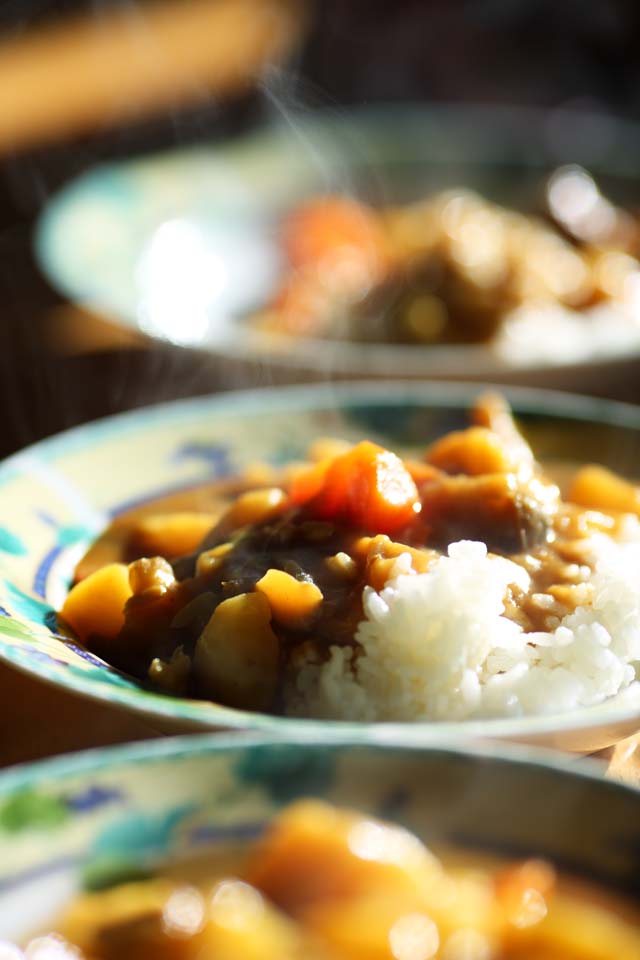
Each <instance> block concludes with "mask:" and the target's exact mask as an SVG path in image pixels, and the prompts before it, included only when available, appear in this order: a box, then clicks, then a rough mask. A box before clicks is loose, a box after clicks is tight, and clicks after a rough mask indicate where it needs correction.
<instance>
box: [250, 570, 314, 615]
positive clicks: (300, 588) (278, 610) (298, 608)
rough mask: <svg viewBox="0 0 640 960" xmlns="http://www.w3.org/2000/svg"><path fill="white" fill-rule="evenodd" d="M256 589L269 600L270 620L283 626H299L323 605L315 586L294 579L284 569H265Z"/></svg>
mask: <svg viewBox="0 0 640 960" xmlns="http://www.w3.org/2000/svg"><path fill="white" fill-rule="evenodd" d="M256 590H259V591H260V593H262V594H264V596H265V597H266V598H267V600H268V601H269V606H270V607H271V613H272V614H273V619H274V620H277V622H278V623H281V624H282V625H283V626H285V627H294V628H295V627H301V626H304V624H305V622H306V621H308V620H309V619H310V618H311V617H312V616H313V614H314V613H315V611H316V610H317V609H318V607H319V606H320V604H321V603H322V599H323V598H322V591H321V590H320V589H319V588H318V587H317V586H316V585H315V583H308V582H307V581H306V580H296V578H295V577H292V576H291V574H290V573H285V572H284V570H274V569H273V568H271V569H270V570H267V572H266V573H265V575H264V576H263V577H262V578H261V579H260V580H258V582H257V583H256Z"/></svg>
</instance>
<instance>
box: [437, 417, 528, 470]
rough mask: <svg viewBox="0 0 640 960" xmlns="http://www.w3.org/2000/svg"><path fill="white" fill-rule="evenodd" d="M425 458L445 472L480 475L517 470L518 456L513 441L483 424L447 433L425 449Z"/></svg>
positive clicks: (520, 461)
mask: <svg viewBox="0 0 640 960" xmlns="http://www.w3.org/2000/svg"><path fill="white" fill-rule="evenodd" d="M426 457H427V461H428V462H429V463H430V464H432V465H433V466H434V467H438V468H439V469H440V470H444V472H445V473H453V474H455V473H465V474H468V475H469V476H481V475H482V474H486V473H517V472H518V470H519V468H520V466H521V463H522V458H521V457H520V456H519V450H518V449H517V448H515V447H514V445H513V444H511V445H509V444H508V443H507V442H506V441H505V440H504V439H503V438H502V437H499V436H498V434H497V433H494V432H493V430H489V429H487V427H469V429H468V430H457V431H454V432H452V433H447V434H446V435H445V436H444V437H442V438H441V439H440V440H436V442H435V443H434V444H432V445H431V447H430V448H429V449H428V450H427V454H426Z"/></svg>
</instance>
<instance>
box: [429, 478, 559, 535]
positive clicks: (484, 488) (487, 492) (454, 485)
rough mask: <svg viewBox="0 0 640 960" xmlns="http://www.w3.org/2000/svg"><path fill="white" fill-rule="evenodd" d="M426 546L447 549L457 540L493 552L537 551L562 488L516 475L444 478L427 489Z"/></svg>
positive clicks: (549, 524) (547, 531)
mask: <svg viewBox="0 0 640 960" xmlns="http://www.w3.org/2000/svg"><path fill="white" fill-rule="evenodd" d="M421 493H422V521H423V523H424V530H425V542H426V543H427V544H428V545H429V546H435V547H439V548H440V549H446V547H447V546H448V545H449V544H450V543H455V542H456V541H457V540H481V541H482V542H483V543H486V545H487V548H488V549H489V550H490V551H492V552H493V553H501V554H513V553H521V552H522V551H529V550H533V549H535V548H536V547H538V546H540V545H542V544H544V543H546V542H547V540H548V538H549V532H550V529H551V522H552V518H553V516H554V514H555V511H556V509H557V504H558V502H559V496H560V493H559V490H558V488H557V487H555V486H553V485H551V484H546V483H542V482H541V481H539V480H537V479H535V478H532V479H531V481H530V482H528V483H523V482H520V481H519V480H518V478H517V477H516V476H515V475H514V474H497V473H496V474H488V475H486V476H481V477H467V476H455V477H449V476H445V475H442V477H440V478H439V479H437V480H431V481H427V482H426V483H425V484H424V485H423V487H422V491H421Z"/></svg>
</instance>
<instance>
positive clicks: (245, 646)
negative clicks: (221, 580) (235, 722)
mask: <svg viewBox="0 0 640 960" xmlns="http://www.w3.org/2000/svg"><path fill="white" fill-rule="evenodd" d="M270 621H271V608H270V606H269V602H268V600H267V599H266V597H265V596H263V594H261V593H241V594H239V595H238V596H237V597H230V598H229V599H228V600H223V601H222V603H220V604H219V605H218V606H217V607H216V609H215V610H214V612H213V614H212V616H211V619H210V620H209V622H208V623H207V625H206V627H205V628H204V630H203V631H202V633H201V634H200V636H199V637H198V641H197V643H196V651H195V657H194V675H195V677H196V678H197V680H198V683H199V685H200V688H201V690H202V692H203V693H205V694H206V695H207V696H208V697H211V699H213V700H219V701H220V702H222V703H226V704H229V705H230V706H232V707H238V708H240V709H244V710H267V709H269V708H270V707H271V706H272V704H273V698H274V696H275V692H276V685H277V679H278V657H279V644H278V638H277V637H276V635H275V633H274V632H273V630H272V629H271V625H270Z"/></svg>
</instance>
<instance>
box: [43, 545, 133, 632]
mask: <svg viewBox="0 0 640 960" xmlns="http://www.w3.org/2000/svg"><path fill="white" fill-rule="evenodd" d="M131 595H132V590H131V586H130V585H129V569H128V567H127V565H126V564H124V563H109V564H107V566H106V567H101V568H100V570H96V571H95V573H92V574H90V575H89V576H88V577H85V579H84V580H81V581H80V583H77V584H76V585H75V587H73V588H72V590H71V591H70V593H69V595H68V597H67V599H66V600H65V602H64V605H63V607H62V610H61V611H60V613H61V616H62V619H63V620H64V621H65V622H66V623H68V624H69V626H70V627H71V628H72V629H73V631H74V632H75V633H76V635H77V636H78V639H79V640H81V641H82V642H84V641H86V639H87V637H90V636H91V635H92V634H97V635H98V636H100V637H104V638H105V639H106V640H114V639H115V638H116V637H117V636H118V634H119V633H120V631H121V630H122V627H123V624H124V607H125V604H126V602H127V600H128V599H129V597H130V596H131Z"/></svg>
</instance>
